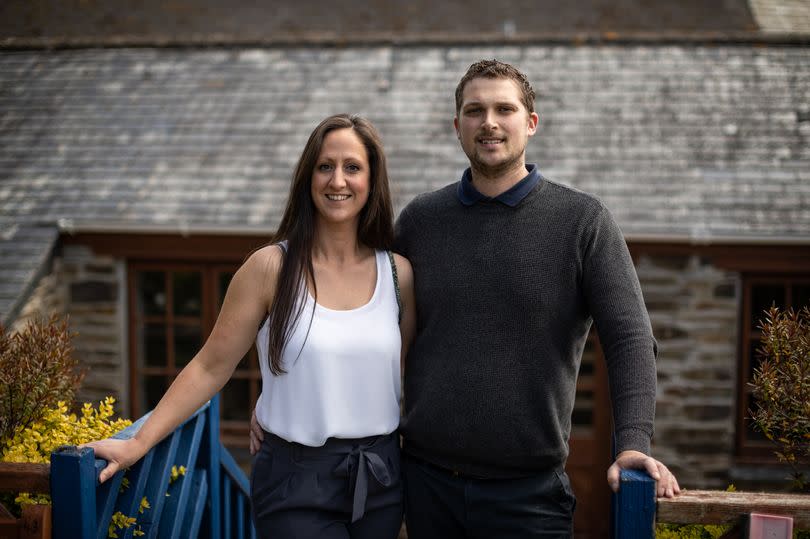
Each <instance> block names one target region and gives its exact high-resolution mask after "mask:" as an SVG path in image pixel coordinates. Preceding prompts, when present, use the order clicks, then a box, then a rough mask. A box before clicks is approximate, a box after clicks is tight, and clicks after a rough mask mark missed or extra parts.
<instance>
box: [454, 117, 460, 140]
mask: <svg viewBox="0 0 810 539" xmlns="http://www.w3.org/2000/svg"><path fill="white" fill-rule="evenodd" d="M453 128H454V129H455V130H456V138H457V139H461V134H460V133H459V132H458V116H453Z"/></svg>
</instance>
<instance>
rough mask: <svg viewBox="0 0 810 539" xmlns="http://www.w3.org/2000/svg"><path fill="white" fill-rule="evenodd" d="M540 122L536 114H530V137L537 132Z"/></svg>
mask: <svg viewBox="0 0 810 539" xmlns="http://www.w3.org/2000/svg"><path fill="white" fill-rule="evenodd" d="M539 122H540V116H538V115H537V113H536V112H532V113H531V114H529V124H528V128H529V136H532V135H534V134H535V133H536V132H537V124H538V123H539Z"/></svg>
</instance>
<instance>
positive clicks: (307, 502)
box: [250, 432, 403, 539]
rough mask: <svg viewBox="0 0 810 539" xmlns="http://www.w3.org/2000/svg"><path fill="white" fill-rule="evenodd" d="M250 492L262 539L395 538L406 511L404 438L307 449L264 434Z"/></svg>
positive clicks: (337, 442)
mask: <svg viewBox="0 0 810 539" xmlns="http://www.w3.org/2000/svg"><path fill="white" fill-rule="evenodd" d="M250 491H251V492H250V498H251V509H252V512H253V522H254V524H255V526H256V532H257V533H258V536H259V537H261V538H272V539H276V538H284V539H316V538H318V539H320V538H324V539H395V538H396V537H397V535H398V533H399V529H400V526H401V524H402V512H403V501H402V481H401V477H400V460H399V435H398V434H397V433H396V432H394V433H392V434H389V435H385V436H375V437H370V438H361V439H355V440H343V439H336V438H330V439H329V440H327V441H326V444H324V445H323V446H322V447H309V446H305V445H301V444H296V443H291V442H287V441H285V440H283V439H281V438H279V437H278V436H275V435H273V434H271V433H269V432H265V434H264V442H262V447H261V450H260V451H259V453H258V454H257V455H256V457H255V459H254V461H253V469H252V472H251V477H250Z"/></svg>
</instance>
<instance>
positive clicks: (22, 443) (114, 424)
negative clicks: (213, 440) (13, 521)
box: [0, 397, 186, 538]
mask: <svg viewBox="0 0 810 539" xmlns="http://www.w3.org/2000/svg"><path fill="white" fill-rule="evenodd" d="M114 404H115V399H114V398H112V397H107V398H106V399H104V400H103V401H101V402H99V404H98V407H97V408H93V406H92V404H90V403H84V405H83V406H82V408H81V412H80V413H81V415H80V416H78V415H77V414H73V413H68V408H67V405H66V404H65V403H64V402H61V401H60V402H59V403H57V405H56V407H54V408H49V409H47V410H45V412H44V414H43V416H42V417H41V418H40V419H38V420H37V421H34V422H33V423H32V424H30V425H29V426H28V427H25V428H22V427H18V428H17V430H16V431H15V432H14V435H13V436H12V437H10V438H9V439H8V440H6V441H5V442H3V443H2V447H0V449H1V450H2V452H0V461H2V462H33V463H50V460H51V453H52V452H53V451H55V450H56V449H57V448H58V447H59V446H61V445H80V444H84V443H87V442H92V441H94V440H101V439H104V438H109V437H111V436H112V435H114V434H115V433H117V432H119V431H121V430H123V429H125V428H126V427H128V426H129V425H131V424H132V421H130V420H128V419H112V418H113V416H114V415H115V410H114V407H113V405H114ZM185 475H186V467H185V466H178V465H174V466H172V468H171V472H170V476H169V484H172V483H174V482H175V481H177V480H178V479H180V478H182V477H183V476H185ZM127 488H129V480H128V479H127V478H126V477H124V478H123V480H122V482H121V488H120V492H123V491H124V490H126V489H127ZM166 495H167V496H168V493H167V494H166ZM13 499H14V504H15V505H16V507H14V508H13V509H14V510H15V511H16V512H17V513H18V514H19V508H20V507H22V506H23V505H27V504H36V503H40V504H42V503H44V504H49V503H51V500H50V496H48V495H46V494H30V493H27V492H21V493H19V494H18V495H17V496H16V497H14V498H13ZM147 509H151V505H150V504H149V501H148V500H147V499H146V496H144V497H143V498H142V499H141V503H140V506H139V508H138V513H139V514H142V513H143V512H144V511H145V510H147ZM136 525H137V519H136V518H135V517H128V516H127V515H125V514H123V513H121V512H120V511H118V512H116V513H115V514H114V515H113V516H112V519H111V520H110V524H109V526H108V528H107V537H111V538H116V537H118V532H119V531H121V530H126V529H127V528H130V527H132V526H136ZM132 533H133V535H134V536H136V537H137V536H141V535H144V532H143V530H141V528H140V526H138V527H137V528H135V529H134V530H133V532H132Z"/></svg>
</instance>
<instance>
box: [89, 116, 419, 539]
mask: <svg viewBox="0 0 810 539" xmlns="http://www.w3.org/2000/svg"><path fill="white" fill-rule="evenodd" d="M392 221H393V216H392V209H391V199H390V193H389V188H388V176H387V170H386V165H385V155H384V153H383V149H382V144H381V142H380V138H379V135H378V134H377V132H376V130H375V129H374V127H373V126H372V125H371V124H370V123H369V122H368V121H367V120H364V119H362V118H359V117H357V116H348V115H337V116H331V117H329V118H327V119H325V120H324V121H323V122H321V123H320V124H319V125H318V127H317V128H315V130H314V131H313V132H312V134H311V135H310V137H309V140H308V141H307V144H306V146H305V147H304V151H303V153H302V155H301V158H300V159H299V161H298V165H297V166H296V170H295V174H294V177H293V183H292V187H291V190H290V196H289V199H288V201H287V207H286V209H285V211H284V216H283V218H282V221H281V225H280V226H279V229H278V231H277V232H276V234H275V236H274V237H273V240H272V244H271V245H268V246H265V247H263V248H261V249H259V250H257V251H256V252H254V253H253V254H252V255H251V256H250V257H249V258H248V259H247V260H246V261H245V263H244V264H243V265H242V267H241V268H240V269H239V270H238V271H237V272H236V274H235V275H234V277H233V280H232V281H231V284H230V286H229V287H228V292H227V294H226V296H225V300H224V302H223V305H222V309H221V311H220V314H219V317H218V318H217V322H216V325H215V326H214V329H213V331H212V332H211V335H210V336H209V338H208V340H207V341H206V343H205V345H204V346H203V347H202V349H201V350H200V352H199V353H198V354H197V355H196V356H195V357H194V359H193V360H192V361H191V362H190V363H189V364H188V366H186V368H184V369H183V371H181V372H180V374H179V375H178V376H177V378H176V379H175V381H174V383H173V384H172V385H171V387H170V388H169V390H168V391H167V392H166V394H165V395H164V396H163V398H162V399H161V401H160V402H159V403H158V405H157V407H156V408H155V410H154V412H153V413H152V415H151V416H150V418H149V420H148V421H147V422H146V423H145V424H144V425H143V427H142V428H141V430H140V431H139V432H138V434H136V435H135V437H133V438H132V439H130V440H102V441H98V442H93V443H91V444H88V446H90V447H93V448H94V449H95V452H96V456H97V457H99V458H103V459H106V460H107V461H108V465H107V467H106V468H105V469H104V470H103V471H102V472H101V475H100V480H101V481H102V482H103V481H105V480H106V479H108V478H110V477H112V475H113V474H115V473H116V472H117V471H119V470H120V469H122V468H126V467H128V466H130V465H132V464H133V463H134V462H136V461H137V460H138V459H140V458H141V457H143V455H145V454H146V452H147V451H149V449H151V448H152V447H153V446H154V445H156V444H157V443H158V442H159V441H160V440H161V439H163V438H164V437H165V436H166V435H167V434H168V433H170V432H171V431H172V430H174V429H175V428H176V427H177V426H178V425H179V424H180V423H182V422H183V421H184V420H185V419H186V418H188V417H189V416H190V415H191V414H192V413H193V412H194V411H195V410H196V409H197V408H199V407H200V406H201V405H202V404H203V403H204V402H206V401H207V400H208V399H210V398H211V397H212V396H213V395H214V394H215V393H217V392H218V391H219V390H220V389H221V388H222V386H224V385H225V383H226V382H227V381H228V379H229V378H230V376H231V374H232V373H233V371H234V369H235V367H236V365H237V364H238V363H239V360H240V359H241V358H242V356H243V355H244V354H245V353H246V352H247V350H248V349H249V348H250V345H251V343H252V342H253V340H254V339H256V342H257V347H258V350H259V363H260V367H261V371H262V384H263V385H262V397H261V398H260V400H259V403H258V404H257V411H256V415H257V418H258V421H259V423H260V424H261V426H262V427H263V429H264V430H265V431H266V432H265V435H264V441H263V443H262V446H261V450H260V451H259V454H258V455H257V457H256V459H255V461H254V466H253V473H252V477H251V500H252V505H253V515H254V521H255V524H256V529H257V531H258V532H259V535H260V536H261V537H269V536H271V535H272V536H273V537H313V538H314V537H318V538H321V537H324V538H331V537H335V538H338V537H340V538H346V537H352V538H365V537H368V538H372V537H373V538H385V537H392V538H393V537H396V536H397V533H398V531H399V528H400V521H401V518H402V488H401V484H400V480H399V437H398V435H397V433H396V428H397V426H398V423H399V396H400V373H401V371H400V363H401V358H404V357H405V352H406V348H407V344H408V343H409V342H410V339H411V338H412V336H413V332H414V326H415V312H414V311H415V309H414V300H413V274H412V271H411V266H410V264H409V263H408V261H407V260H406V259H405V258H403V257H401V256H399V255H390V254H389V253H388V252H387V251H385V249H388V248H389V247H390V245H391V242H392V240H393V226H392ZM392 261H394V262H395V264H392V263H391V262H392ZM397 281H398V287H399V290H397V284H396V283H397ZM257 328H258V329H259V331H258V337H257Z"/></svg>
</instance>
